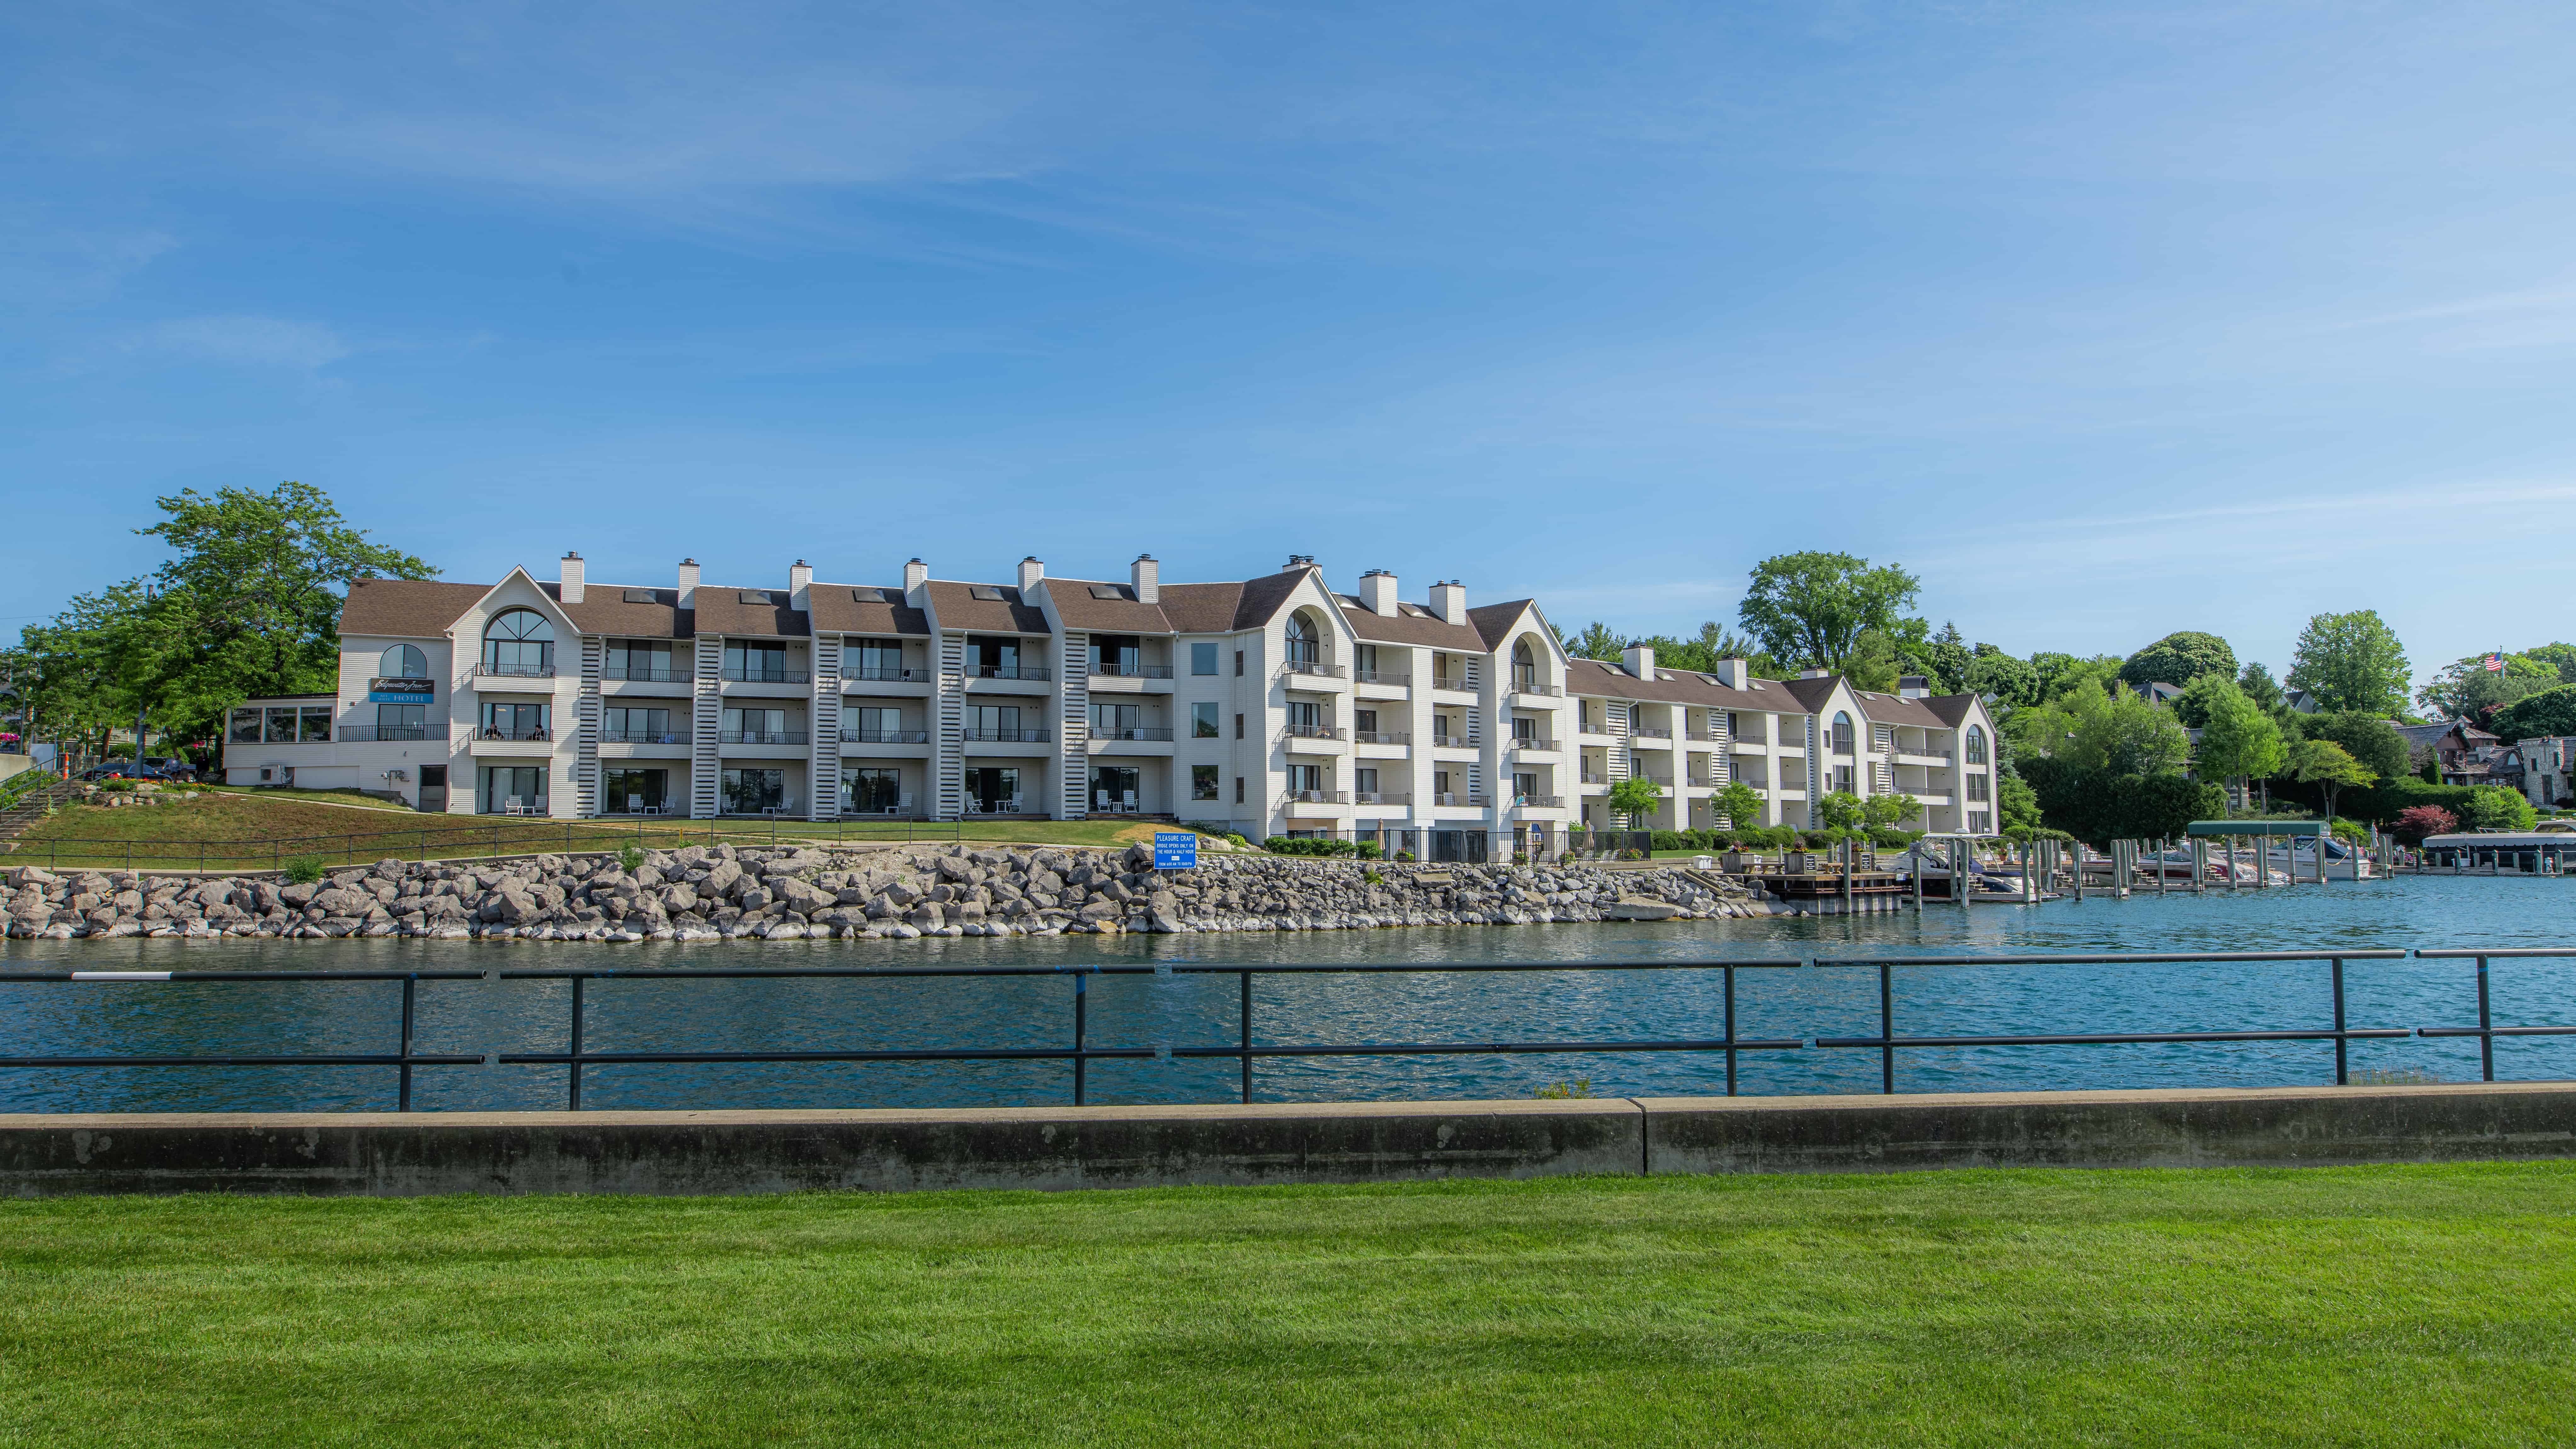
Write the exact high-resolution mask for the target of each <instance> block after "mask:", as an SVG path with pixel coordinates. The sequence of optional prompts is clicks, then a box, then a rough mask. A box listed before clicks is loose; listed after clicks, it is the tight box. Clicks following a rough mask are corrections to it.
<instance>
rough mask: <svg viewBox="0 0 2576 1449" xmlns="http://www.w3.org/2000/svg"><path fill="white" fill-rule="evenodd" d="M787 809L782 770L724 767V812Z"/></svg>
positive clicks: (745, 812)
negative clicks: (725, 768)
mask: <svg viewBox="0 0 2576 1449" xmlns="http://www.w3.org/2000/svg"><path fill="white" fill-rule="evenodd" d="M786 808H787V772H786V771H785V770H727V771H725V772H724V809H725V813H726V814H727V815H758V814H760V813H762V812H763V811H768V810H785V809H786Z"/></svg>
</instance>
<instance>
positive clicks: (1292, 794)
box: [1288, 790, 1351, 805]
mask: <svg viewBox="0 0 2576 1449" xmlns="http://www.w3.org/2000/svg"><path fill="white" fill-rule="evenodd" d="M1288 803H1289V804H1291V805H1348V804H1349V803H1351V794H1350V792H1349V791H1348V790H1291V791H1289V792H1288Z"/></svg>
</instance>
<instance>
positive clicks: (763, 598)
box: [735, 589, 778, 604]
mask: <svg viewBox="0 0 2576 1449" xmlns="http://www.w3.org/2000/svg"><path fill="white" fill-rule="evenodd" d="M735 597H736V598H738V599H740V600H741V601H742V602H744V603H746V604H775V603H777V602H778V596H777V595H775V594H773V593H771V592H770V591H769V590H767V589H745V590H743V591H742V592H741V593H740V594H737V595H735Z"/></svg>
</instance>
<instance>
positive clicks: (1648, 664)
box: [1619, 644, 1655, 679]
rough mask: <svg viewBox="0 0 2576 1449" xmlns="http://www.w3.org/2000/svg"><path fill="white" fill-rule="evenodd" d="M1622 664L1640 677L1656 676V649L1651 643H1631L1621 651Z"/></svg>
mask: <svg viewBox="0 0 2576 1449" xmlns="http://www.w3.org/2000/svg"><path fill="white" fill-rule="evenodd" d="M1619 662H1620V665H1621V666H1622V667H1623V668H1625V669H1626V670H1627V671H1628V672H1629V673H1630V674H1633V675H1635V676H1637V677H1638V678H1639V679H1652V678H1654V677H1655V650H1654V646H1653V645H1651V644H1631V645H1629V646H1628V647H1627V648H1625V649H1622V650H1620V651H1619Z"/></svg>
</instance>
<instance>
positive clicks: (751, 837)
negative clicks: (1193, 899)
mask: <svg viewBox="0 0 2576 1449" xmlns="http://www.w3.org/2000/svg"><path fill="white" fill-rule="evenodd" d="M371 803H372V802H371ZM566 825H567V822H563V821H552V822H546V823H536V822H529V821H514V820H508V819H504V818H502V817H498V816H476V815H463V816H459V815H422V814H420V813H418V812H416V811H412V810H404V809H364V810H359V809H352V808H350V806H349V804H348V802H346V801H340V800H335V799H329V798H324V799H307V798H298V797H297V796H296V795H290V794H287V793H285V792H262V793H256V794H253V793H246V792H241V791H231V790H220V791H213V792H208V793H205V794H201V795H199V796H197V797H196V798H195V799H192V800H189V801H187V802H185V803H183V804H176V805H130V806H121V807H117V808H113V809H110V808H107V807H104V806H95V805H82V806H69V807H66V808H64V809H62V810H59V811H57V812H55V813H54V815H52V816H51V817H49V818H47V819H45V820H42V821H39V822H37V823H36V824H35V825H33V826H30V827H29V828H28V829H27V831H26V832H25V833H24V834H22V835H21V836H20V837H19V840H20V842H21V844H20V849H19V854H18V859H19V860H22V861H29V862H32V863H35V864H44V863H45V862H46V861H47V860H48V859H52V860H55V861H58V862H60V863H61V864H64V865H67V866H69V865H83V864H98V865H110V866H113V865H119V864H122V863H123V862H124V860H125V859H126V855H125V852H124V849H123V847H122V846H115V847H109V846H104V845H102V846H99V847H96V848H94V849H91V850H86V851H83V850H79V849H76V848H65V847H67V846H71V845H73V844H74V843H75V842H82V841H101V842H104V841H129V840H132V841H145V842H151V843H152V848H151V849H138V850H137V852H136V853H135V856H134V860H135V863H136V864H138V865H161V866H168V867H172V868H179V867H193V866H195V865H196V864H197V861H198V858H199V857H198V854H197V850H196V846H197V843H198V842H200V841H209V842H217V843H232V842H243V841H253V842H263V843H262V844H260V845H258V846H256V847H253V848H247V849H237V850H235V851H234V852H233V853H232V858H231V859H230V860H227V859H226V858H225V852H223V851H220V850H217V851H212V852H210V853H209V854H207V855H206V857H205V860H206V863H207V864H208V865H209V866H222V865H226V864H236V865H245V866H257V867H266V866H267V865H268V864H269V863H270V856H271V853H272V852H271V850H270V848H269V846H268V845H267V844H265V842H287V843H286V844H283V845H281V846H280V847H279V849H282V850H283V852H284V853H285V854H286V855H288V856H293V855H297V854H304V853H311V854H317V855H322V856H324V857H326V858H327V859H328V860H330V861H331V862H334V863H337V862H341V861H361V862H363V861H369V860H375V859H378V858H380V857H382V856H387V855H398V856H403V857H406V858H414V859H417V858H419V857H420V856H421V855H422V854H423V850H424V832H426V851H427V854H428V855H429V856H431V857H438V856H472V855H486V854H491V853H493V852H494V850H495V849H496V842H497V849H499V850H501V851H517V850H548V849H551V850H562V849H566V848H567V844H566V842H567V841H569V842H570V845H569V848H572V849H598V850H606V849H614V848H616V847H617V846H618V845H621V844H631V843H633V842H634V841H635V840H636V839H637V838H638V834H639V831H640V834H641V836H642V839H643V841H644V843H645V844H646V845H648V846H670V845H677V844H681V843H683V842H685V841H694V842H697V843H700V844H704V843H705V842H706V840H707V831H706V826H705V823H704V822H688V821H649V822H643V823H641V824H640V825H639V823H638V822H634V821H599V822H589V823H583V822H570V825H571V833H570V834H569V835H567V834H566ZM1155 828H1156V827H1155V826H1153V825H1151V824H1142V825H1140V824H1136V823H1133V822H1128V821H1118V820H1063V821H1045V820H1042V821H995V822H990V823H981V822H969V823H967V824H966V825H964V826H962V827H961V828H960V829H959V830H958V832H957V833H956V836H955V837H954V838H961V839H964V840H966V841H969V842H988V843H989V842H1018V843H1025V844H1031V845H1094V846H1112V845H1125V844H1129V843H1132V842H1134V841H1138V840H1144V841H1151V840H1152V839H1153V837H1154V831H1155ZM1162 828H1164V829H1170V828H1171V827H1169V826H1165V827H1162ZM718 832H719V833H718V837H717V838H719V839H723V840H731V841H734V842H736V843H738V844H767V843H768V841H769V839H770V830H769V828H768V826H767V825H765V824H763V825H759V826H751V825H749V824H748V822H720V823H719V826H718ZM777 835H778V839H779V840H780V841H781V842H782V843H783V842H786V841H788V840H790V839H791V838H795V837H800V836H808V835H810V836H811V838H815V839H820V840H823V841H827V842H828V841H833V840H846V841H850V842H854V843H855V842H860V841H901V840H904V839H907V838H910V839H915V840H922V841H931V842H940V843H944V842H946V841H948V840H949V839H951V838H952V836H951V833H950V831H949V829H948V828H947V827H945V826H939V827H930V826H914V827H911V829H910V832H909V836H907V830H906V827H905V826H903V825H901V824H886V823H883V822H864V821H848V822H843V823H842V824H841V825H840V826H839V827H838V828H837V829H835V828H834V827H832V826H829V825H824V826H816V825H813V824H809V823H805V822H800V821H781V822H780V823H779V826H778V830H777ZM295 842H301V843H295ZM49 846H51V847H53V848H52V850H51V851H50V852H49V851H48V847H49ZM156 851H157V858H155V852H156Z"/></svg>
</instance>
